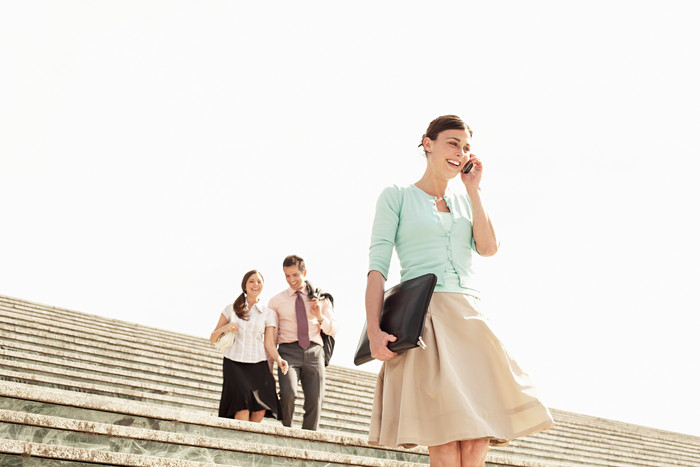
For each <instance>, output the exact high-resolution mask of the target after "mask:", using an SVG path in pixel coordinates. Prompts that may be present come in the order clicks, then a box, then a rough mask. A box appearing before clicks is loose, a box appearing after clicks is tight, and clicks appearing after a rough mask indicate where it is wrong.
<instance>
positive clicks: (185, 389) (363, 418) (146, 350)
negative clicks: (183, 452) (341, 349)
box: [0, 296, 700, 467]
mask: <svg viewBox="0 0 700 467" xmlns="http://www.w3.org/2000/svg"><path fill="white" fill-rule="evenodd" d="M181 341H182V342H185V341H186V342H187V344H186V346H185V345H184V344H182V343H181ZM156 343H157V345H156ZM151 344H153V345H151ZM183 349H186V351H184V352H183ZM194 355H197V358H196V359H195V358H192V357H193V356H194ZM221 359H222V357H221V355H220V354H219V353H218V352H217V351H216V350H215V349H213V347H212V346H211V345H210V344H209V342H208V340H206V339H203V338H196V337H192V336H184V335H179V334H177V333H170V332H167V331H161V330H155V329H153V328H148V327H145V326H140V325H133V324H131V323H124V322H119V321H116V320H109V319H107V318H99V317H93V316H91V315H85V314H83V313H78V312H71V311H70V310H60V309H56V308H53V307H46V306H43V305H38V304H32V303H29V302H25V301H22V300H17V299H11V298H8V297H2V296H0V389H2V388H4V387H9V386H12V385H19V386H18V387H23V388H24V391H30V392H31V391H32V390H36V391H43V392H56V393H57V394H66V393H67V394H72V395H73V396H74V397H77V398H78V399H81V400H82V399H90V398H97V399H95V400H101V401H103V402H104V401H105V400H110V401H113V402H110V403H111V404H114V405H118V406H124V407H131V406H138V407H154V409H153V410H156V411H159V412H158V413H161V414H163V413H167V414H173V413H174V414H176V415H174V416H170V415H169V417H170V418H168V417H162V416H157V417H153V416H150V417H149V416H144V415H143V414H142V415H139V414H129V415H127V414H125V413H122V412H120V411H119V410H117V411H116V414H117V415H114V413H112V414H110V413H108V412H109V411H104V410H97V409H95V408H86V407H81V406H79V404H78V405H71V403H66V402H65V400H64V402H63V403H50V402H47V401H29V400H24V402H22V403H20V404H19V406H14V405H13V404H16V402H12V401H10V402H8V400H9V399H12V397H11V396H7V397H5V398H4V399H3V398H0V408H3V409H6V410H15V411H17V412H22V413H32V414H41V415H46V416H54V417H62V418H68V419H84V420H89V421H93V422H99V423H106V424H116V425H120V424H122V423H127V422H126V421H125V419H128V420H131V421H130V422H128V423H127V424H129V425H130V426H133V427H139V428H143V429H151V430H154V429H155V428H154V426H153V424H154V423H155V424H156V425H158V426H165V425H168V424H170V425H171V426H180V427H184V428H183V429H184V430H185V431H182V433H184V434H189V435H192V434H200V432H203V433H204V434H205V435H206V436H207V437H209V438H216V439H218V438H222V437H223V438H225V437H226V436H223V435H221V433H219V432H218V431H216V430H223V432H225V433H230V432H231V430H233V429H234V428H232V426H231V425H226V426H219V425H216V423H224V424H226V423H229V424H230V423H232V422H236V421H233V420H225V419H219V418H218V417H216V412H217V410H216V409H217V407H218V399H219V394H220V384H221ZM326 376H327V381H326V397H325V401H324V407H323V410H322V419H321V426H320V430H319V431H318V432H306V433H313V434H314V435H315V436H322V437H333V436H340V437H349V438H354V439H359V440H361V441H362V442H364V441H363V440H364V439H366V434H367V429H368V423H369V416H370V413H371V404H372V398H373V393H374V386H375V384H376V378H377V375H376V374H375V373H369V372H364V371H361V370H358V369H355V368H344V367H337V366H334V365H331V366H329V367H327V369H326ZM3 378H4V379H5V381H2V379H3ZM12 381H16V382H12ZM17 382H24V383H26V384H21V383H17ZM30 388H31V389H30ZM19 392H21V391H19ZM115 396H117V397H115ZM300 396H301V397H300V398H298V400H297V411H296V413H295V426H299V425H300V423H301V418H302V415H301V414H302V412H303V411H302V409H301V404H302V403H303V393H302V392H301V391H300ZM25 399H26V398H25ZM91 400H92V399H91ZM198 400H199V401H200V402H201V403H203V404H204V406H202V405H201V404H200V405H196V404H195V405H193V401H194V402H196V401H198ZM30 402H31V404H34V405H31V404H30ZM3 404H5V405H3ZM42 404H43V405H42ZM207 404H208V405H207ZM78 412H84V414H83V415H84V416H83V415H80V416H78V415H77V413H78ZM73 413H76V415H73ZM552 413H553V416H554V418H555V422H556V426H555V427H554V428H552V429H550V430H548V431H545V432H543V433H539V434H536V435H533V436H528V437H526V438H522V439H518V440H514V441H512V442H511V445H510V446H508V447H504V448H494V449H491V450H490V452H489V462H488V464H487V465H489V466H496V465H498V466H519V467H520V466H536V465H537V466H540V465H542V466H545V465H547V466H552V465H571V466H583V465H590V466H599V467H620V466H631V465H635V466H644V467H660V466H662V465H664V466H666V465H679V466H693V467H699V466H700V458H699V457H698V456H699V455H700V454H699V453H700V438H698V437H693V436H691V435H683V434H677V433H671V432H665V431H662V430H656V429H653V428H648V427H639V426H635V425H630V424H626V423H623V422H615V421H611V420H605V419H600V418H596V417H591V416H585V415H581V414H574V413H571V412H565V411H559V410H556V409H553V410H552ZM91 414H92V415H91ZM182 414H185V415H186V416H187V417H208V420H209V421H212V420H215V421H216V423H215V426H210V425H206V424H205V425H206V426H204V425H202V424H195V425H192V424H191V423H189V422H188V423H183V422H182V421H180V419H179V418H178V417H181V415H182ZM115 417H116V418H115ZM237 423H239V424H240V423H242V422H237ZM14 425H16V424H14ZM245 425H254V427H255V429H254V430H253V431H254V433H253V434H250V433H248V432H247V431H250V430H245V429H238V428H237V430H238V431H236V432H235V435H234V437H233V439H234V440H237V441H244V442H251V443H257V442H259V441H258V438H256V437H270V438H276V439H278V440H279V441H269V440H267V438H265V439H266V441H264V442H263V443H262V444H271V445H275V446H279V443H280V442H281V443H282V445H284V444H285V443H292V444H294V443H295V442H296V441H292V439H296V438H295V435H289V432H287V431H284V430H289V429H287V428H284V427H282V426H281V424H280V423H279V421H276V420H271V419H266V420H264V421H263V423H260V424H245ZM120 426H121V425H120ZM192 426H197V428H196V430H197V433H191V432H188V431H187V429H188V428H187V427H190V428H191V427H192ZM171 428H172V427H171ZM171 428H168V430H170V431H173V432H175V433H178V430H177V429H175V428H172V429H171ZM40 429H45V428H40ZM255 430H263V431H265V430H273V433H274V434H272V435H267V434H261V433H259V432H258V431H255ZM276 430H282V431H276ZM156 431H158V430H157V429H156ZM161 431H162V430H161ZM166 431H167V430H166ZM298 431H301V430H298ZM291 432H294V430H291ZM250 436H253V437H254V438H249V437H250ZM290 437H291V438H290ZM261 439H262V438H261ZM343 439H345V438H343ZM20 441H21V440H18V441H17V442H20ZM307 441H308V440H307ZM27 442H29V443H35V442H36V443H38V444H41V443H42V442H43V441H42V440H41V439H38V440H35V439H30V440H28V441H27ZM304 442H306V441H304ZM275 443H277V444H275ZM365 445H366V443H365ZM83 447H85V446H78V447H77V448H76V449H80V448H83ZM297 447H298V446H297ZM367 447H368V446H367ZM302 448H304V446H301V447H299V449H302ZM37 449H39V448H37ZM206 449H211V448H206ZM311 449H312V450H321V451H323V450H324V448H322V447H319V446H316V447H312V448H311ZM352 449H353V451H352V452H349V454H350V455H360V457H362V456H365V454H358V452H356V451H357V450H358V449H360V447H358V446H354V447H353V448H352ZM421 449H423V451H420V450H419V451H418V452H419V454H420V456H422V460H419V461H418V462H423V463H425V462H427V453H426V452H425V449H424V448H421ZM411 452H413V451H411ZM148 454H151V453H150V452H149V453H148ZM0 456H9V457H0V464H2V463H3V462H4V461H5V459H9V460H8V461H7V462H17V461H18V460H19V461H27V462H29V461H30V459H31V462H35V461H36V459H40V458H37V457H31V458H24V459H23V458H21V457H18V455H16V454H5V455H0ZM398 460H400V461H402V462H407V460H406V459H398ZM47 462H66V463H68V464H66V465H69V464H70V465H79V464H73V463H72V461H69V460H61V459H48V460H47ZM74 462H80V461H74ZM290 462H291V463H294V464H299V463H302V464H303V463H304V462H305V461H302V460H297V461H290ZM2 465H4V464H2ZM23 465H30V464H27V463H24V464H23ZM51 465H58V464H51ZM114 465H117V464H114ZM299 465H301V464H299ZM329 465H331V464H329Z"/></svg>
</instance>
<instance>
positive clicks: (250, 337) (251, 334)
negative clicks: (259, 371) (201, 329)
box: [221, 301, 277, 363]
mask: <svg viewBox="0 0 700 467" xmlns="http://www.w3.org/2000/svg"><path fill="white" fill-rule="evenodd" d="M221 314H223V315H224V316H225V317H226V319H227V320H229V322H231V321H233V322H235V323H236V325H238V332H236V334H235V339H234V341H233V345H232V346H231V347H229V348H228V349H227V350H226V351H225V352H224V357H226V358H229V359H231V360H233V361H235V362H242V363H257V362H261V361H263V360H267V356H266V354H265V328H266V327H268V326H272V327H277V313H275V311H274V310H272V309H271V308H268V307H267V306H266V305H265V304H264V303H263V302H262V301H259V302H258V303H256V304H255V305H253V307H252V308H251V309H250V311H249V312H248V316H249V319H248V320H247V321H246V320H242V319H240V318H239V317H238V316H237V315H236V312H235V311H233V304H230V305H227V306H226V308H224V311H222V312H221Z"/></svg>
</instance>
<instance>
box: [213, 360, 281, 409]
mask: <svg viewBox="0 0 700 467" xmlns="http://www.w3.org/2000/svg"><path fill="white" fill-rule="evenodd" d="M223 367H224V384H223V387H222V388H221V402H219V417H225V418H234V417H235V415H236V412H238V411H240V410H249V411H251V412H257V411H259V410H265V416H266V417H271V418H278V414H279V413H280V410H279V399H278V398H277V389H276V387H275V378H274V377H273V376H272V373H270V367H269V366H268V364H267V361H262V362H258V363H241V362H234V361H233V360H230V359H228V358H226V357H224V364H223Z"/></svg>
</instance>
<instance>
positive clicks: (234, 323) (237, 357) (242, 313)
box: [209, 270, 288, 422]
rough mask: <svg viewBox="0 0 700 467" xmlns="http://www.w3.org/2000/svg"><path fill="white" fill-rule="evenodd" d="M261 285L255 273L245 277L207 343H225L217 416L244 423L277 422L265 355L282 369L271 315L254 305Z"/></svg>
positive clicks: (257, 303)
mask: <svg viewBox="0 0 700 467" xmlns="http://www.w3.org/2000/svg"><path fill="white" fill-rule="evenodd" d="M263 284H264V280H263V276H262V274H260V272H258V271H256V270H252V271H248V272H247V273H245V275H244V276H243V281H242V282H241V288H242V289H243V293H242V294H241V295H239V296H238V298H236V300H235V301H234V302H233V304H230V305H227V306H226V308H224V311H222V312H221V317H220V318H219V323H218V324H217V325H216V329H215V330H214V332H212V333H211V337H210V338H209V341H210V342H211V343H212V344H215V343H217V342H218V341H219V339H228V340H229V342H227V344H226V345H225V346H219V348H220V350H222V351H223V353H224V363H223V366H224V368H223V370H224V383H223V386H222V389H221V402H219V417H225V418H235V419H236V420H245V421H250V422H260V421H262V419H263V417H265V416H268V417H273V418H279V417H278V415H279V413H280V412H279V399H277V389H276V387H275V379H274V377H273V376H272V372H271V371H270V367H269V365H268V363H267V355H266V353H265V352H266V351H267V354H269V356H270V357H271V358H272V359H273V360H274V361H275V362H277V365H278V366H279V367H280V369H281V370H282V372H283V373H286V372H287V368H288V365H287V362H286V361H285V360H283V359H282V357H280V355H279V353H278V352H277V346H276V345H275V332H274V331H275V327H276V326H277V314H276V313H275V312H274V311H273V310H272V309H270V308H268V307H266V306H265V304H264V303H263V302H262V301H261V300H260V293H261V292H262V289H263ZM229 333H230V334H229ZM227 334H228V335H227ZM231 338H232V339H231ZM231 340H232V343H230V341H231ZM224 347H225V348H224Z"/></svg>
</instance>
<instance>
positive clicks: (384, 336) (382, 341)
mask: <svg viewBox="0 0 700 467" xmlns="http://www.w3.org/2000/svg"><path fill="white" fill-rule="evenodd" d="M368 337H369V349H370V351H371V353H372V358H374V359H376V360H379V361H381V362H386V361H388V360H391V359H392V358H394V357H396V355H398V354H397V353H396V352H392V351H391V350H389V348H388V347H387V346H388V345H389V342H395V341H396V336H394V335H392V334H388V333H386V332H384V331H382V330H379V331H376V332H374V333H372V334H371V335H368Z"/></svg>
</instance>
